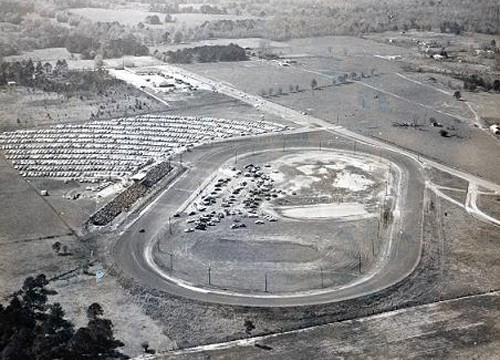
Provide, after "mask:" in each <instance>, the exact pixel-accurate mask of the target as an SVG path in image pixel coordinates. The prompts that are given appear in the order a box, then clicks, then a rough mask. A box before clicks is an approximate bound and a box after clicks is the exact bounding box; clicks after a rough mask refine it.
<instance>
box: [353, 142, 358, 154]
mask: <svg viewBox="0 0 500 360" xmlns="http://www.w3.org/2000/svg"><path fill="white" fill-rule="evenodd" d="M356 143H357V142H356V141H354V149H353V152H354V155H356Z"/></svg>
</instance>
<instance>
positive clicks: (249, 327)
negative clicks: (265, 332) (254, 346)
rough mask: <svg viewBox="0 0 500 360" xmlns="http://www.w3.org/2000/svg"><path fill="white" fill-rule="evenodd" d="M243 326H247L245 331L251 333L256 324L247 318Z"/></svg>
mask: <svg viewBox="0 0 500 360" xmlns="http://www.w3.org/2000/svg"><path fill="white" fill-rule="evenodd" d="M243 326H244V327H245V332H246V333H247V335H250V333H251V332H252V330H254V329H255V325H254V324H253V322H252V320H248V319H246V320H245V322H244V324H243Z"/></svg>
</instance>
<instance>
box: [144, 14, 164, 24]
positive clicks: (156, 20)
mask: <svg viewBox="0 0 500 360" xmlns="http://www.w3.org/2000/svg"><path fill="white" fill-rule="evenodd" d="M146 22H147V23H148V24H151V25H160V24H161V21H160V18H159V17H158V15H148V16H146Z"/></svg>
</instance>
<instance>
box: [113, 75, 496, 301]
mask: <svg viewBox="0 0 500 360" xmlns="http://www.w3.org/2000/svg"><path fill="white" fill-rule="evenodd" d="M172 69H173V70H172V71H174V72H178V73H182V74H183V75H184V76H187V77H191V78H193V79H195V80H196V81H199V82H203V83H206V84H208V85H210V86H212V87H213V88H214V89H217V90H218V91H220V92H221V93H224V94H226V95H228V96H231V97H234V98H237V99H239V100H241V101H244V102H246V103H249V104H251V105H253V106H256V107H259V108H260V109H262V110H263V111H266V112H269V113H272V114H275V115H277V116H280V117H283V118H286V119H287V120H290V121H291V122H294V123H296V124H300V125H303V126H311V125H313V126H316V127H317V129H316V131H318V130H323V131H325V133H330V134H331V135H333V136H332V142H335V143H334V144H333V145H334V146H335V147H336V148H339V149H343V150H351V149H352V145H353V142H357V144H358V149H359V151H364V152H367V153H373V154H376V155H377V156H383V157H384V158H386V159H388V160H390V161H392V162H394V163H396V164H399V165H402V166H400V169H403V170H404V171H402V172H401V191H402V196H399V198H398V203H397V206H396V212H397V213H398V219H399V222H398V223H397V224H396V228H395V231H394V234H393V235H394V236H393V237H392V241H391V242H390V243H391V246H389V247H388V248H387V251H386V252H385V253H384V256H383V259H381V260H380V262H379V264H378V268H377V271H376V272H374V273H373V274H371V275H368V276H366V277H364V278H361V279H359V280H357V281H356V282H354V283H351V284H348V285H345V286H342V287H338V288H331V289H321V290H317V291H309V292H301V293H296V294H287V295H280V294H266V293H264V294H253V293H252V294H244V293H232V292H229V291H221V290H217V289H209V288H203V287H201V286H196V285H193V284H189V283H186V282H183V281H180V280H178V279H174V278H171V277H170V276H169V275H168V274H167V273H165V272H163V271H162V270H161V269H159V268H158V266H156V264H155V257H154V253H155V251H157V250H158V249H157V248H156V245H155V244H156V242H155V238H157V237H158V236H160V235H162V234H165V233H166V231H167V229H168V218H169V217H170V216H172V215H173V214H174V213H175V212H176V211H177V209H179V207H181V205H182V204H184V203H185V202H186V201H188V199H189V198H190V196H191V195H192V194H193V192H195V191H196V190H197V189H198V188H199V187H200V186H201V184H202V183H203V182H205V181H206V180H207V179H209V178H210V176H212V174H213V173H214V171H215V170H216V169H217V168H219V167H220V166H221V165H222V164H223V163H224V162H226V161H227V160H228V159H230V158H232V157H234V156H236V155H237V154H242V153H244V152H250V151H253V150H255V148H256V147H257V150H262V149H271V148H279V147H281V144H282V143H283V144H285V137H286V143H287V146H298V147H300V146H308V147H310V146H311V144H309V143H308V144H305V143H304V141H303V140H302V141H301V135H303V134H300V133H294V134H288V135H275V136H269V137H259V140H257V139H255V138H252V139H241V140H238V141H228V142H221V143H218V144H213V145H212V146H203V147H200V148H197V149H195V150H194V151H193V152H192V153H186V154H185V155H184V157H185V161H187V162H189V163H190V167H189V168H188V170H187V171H186V172H185V173H183V174H182V175H181V176H180V177H179V178H178V179H177V180H176V181H175V182H174V183H173V184H172V185H171V186H169V187H168V188H167V189H166V190H165V191H164V192H163V193H162V194H161V195H159V196H158V197H157V198H156V199H155V200H154V202H153V203H152V204H150V205H149V206H148V207H147V208H146V209H145V210H144V211H142V212H141V214H140V215H139V216H138V217H137V218H135V219H132V220H131V221H130V222H129V223H128V224H126V226H125V229H124V230H122V231H121V232H119V233H116V234H115V239H114V240H115V242H114V246H113V247H112V254H113V256H114V258H115V261H116V262H117V264H118V265H119V266H120V267H121V268H122V269H123V271H124V272H125V273H126V274H128V275H130V276H132V277H134V278H135V279H136V280H137V281H139V282H140V283H141V284H142V285H144V286H147V287H150V288H154V289H160V290H163V291H167V292H168V293H171V294H173V295H177V296H182V297H187V298H191V299H194V300H199V301H205V302H213V303H221V304H230V305H240V306H258V307H282V306H305V305H313V304H323V303H330V302H335V301H341V300H346V299H351V298H356V297H360V296H363V295H368V294H372V293H375V292H377V291H380V290H382V289H384V288H387V287H389V286H391V285H393V284H395V283H397V282H399V281H401V280H403V279H404V278H405V277H406V276H408V275H409V274H410V273H411V272H412V271H413V270H414V269H415V268H416V266H417V265H418V262H419V259H420V253H421V240H422V222H423V211H424V209H425V206H424V202H425V199H424V196H425V194H426V192H425V189H426V187H427V185H430V186H429V187H430V189H431V190H435V189H434V187H433V186H432V185H433V184H429V183H426V182H425V181H424V177H423V174H422V171H421V170H422V168H421V166H420V165H422V164H425V165H429V166H432V167H435V168H436V169H438V170H441V171H444V172H447V173H449V174H451V175H454V176H457V177H459V178H462V179H464V180H466V181H468V182H469V184H471V186H470V189H469V193H470V194H471V195H470V196H468V200H467V204H466V207H467V209H469V210H471V211H470V212H471V213H473V215H475V216H476V217H478V218H480V219H482V220H483V221H488V222H491V219H488V217H485V216H483V215H484V214H483V213H481V212H480V211H479V209H477V206H476V205H475V199H476V198H475V194H476V191H471V189H472V190H474V189H477V186H481V187H483V188H486V189H488V190H491V191H494V192H496V193H500V186H499V185H498V184H495V183H492V182H490V181H487V180H484V179H481V178H478V177H476V176H473V175H470V174H467V173H464V172H462V171H459V170H457V169H454V168H451V167H448V166H446V165H443V164H440V163H438V162H435V161H433V160H430V159H425V158H423V157H420V156H418V155H417V154H414V153H412V152H409V151H407V150H405V149H401V148H399V147H397V146H394V145H390V144H387V143H384V142H382V141H379V140H376V139H373V138H370V137H366V136H363V135H360V134H357V133H355V132H352V131H349V130H347V129H345V128H341V127H339V126H332V125H331V124H329V123H328V122H325V121H323V120H321V119H317V118H314V117H312V116H309V115H304V114H301V113H299V112H297V111H295V110H292V109H289V108H286V107H284V106H281V105H278V104H276V103H272V102H269V101H266V100H264V99H262V98H260V97H257V96H253V95H249V94H246V93H244V92H241V91H239V90H237V89H235V88H233V87H231V86H229V85H227V84H221V83H219V82H215V81H212V80H210V79H207V78H204V77H201V76H199V75H197V74H192V73H189V72H187V71H185V70H183V69H180V68H174V67H172ZM339 137H340V138H342V139H343V140H340V141H338V140H333V139H334V138H335V139H338V138H339ZM330 145H332V144H330ZM323 146H325V144H324V145H323ZM326 146H328V145H326ZM403 224H404V226H403ZM143 228H144V229H147V232H146V233H139V230H140V229H143Z"/></svg>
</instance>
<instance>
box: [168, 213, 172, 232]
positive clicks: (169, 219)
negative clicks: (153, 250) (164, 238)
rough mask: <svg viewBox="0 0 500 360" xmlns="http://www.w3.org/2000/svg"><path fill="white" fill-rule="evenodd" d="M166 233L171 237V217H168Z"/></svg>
mask: <svg viewBox="0 0 500 360" xmlns="http://www.w3.org/2000/svg"><path fill="white" fill-rule="evenodd" d="M168 233H169V234H170V235H172V226H171V217H170V216H169V217H168Z"/></svg>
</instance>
